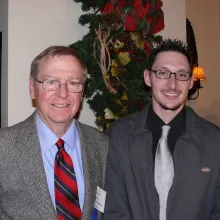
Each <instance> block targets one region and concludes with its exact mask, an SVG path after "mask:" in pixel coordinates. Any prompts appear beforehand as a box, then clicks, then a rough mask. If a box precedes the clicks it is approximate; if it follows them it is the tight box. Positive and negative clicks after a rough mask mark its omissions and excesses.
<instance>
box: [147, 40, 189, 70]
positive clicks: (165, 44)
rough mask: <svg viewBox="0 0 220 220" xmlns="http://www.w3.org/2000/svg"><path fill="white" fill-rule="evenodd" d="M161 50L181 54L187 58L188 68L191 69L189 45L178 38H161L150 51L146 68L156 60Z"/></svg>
mask: <svg viewBox="0 0 220 220" xmlns="http://www.w3.org/2000/svg"><path fill="white" fill-rule="evenodd" d="M161 52H177V53H180V54H183V55H184V56H185V57H186V58H187V60H188V63H189V66H190V70H191V71H192V61H191V53H190V50H189V47H188V45H187V44H186V43H184V42H183V41H180V40H178V39H166V40H163V41H162V42H161V43H159V45H157V46H156V47H155V48H154V49H153V50H152V51H151V53H150V55H149V57H148V70H151V69H152V66H153V64H154V63H155V61H156V58H157V55H158V54H159V53H161Z"/></svg>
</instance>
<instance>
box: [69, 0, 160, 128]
mask: <svg viewBox="0 0 220 220" xmlns="http://www.w3.org/2000/svg"><path fill="white" fill-rule="evenodd" d="M74 1H75V2H81V3H82V10H83V11H84V12H86V14H83V15H81V16H80V18H79V23H80V24H81V25H82V26H85V25H86V26H88V27H89V32H88V34H86V35H85V36H83V38H82V40H80V41H77V42H75V43H73V44H71V45H70V47H72V48H74V49H75V50H76V51H77V52H78V53H79V55H80V56H81V57H82V59H83V60H84V61H85V63H86V65H87V68H88V80H87V87H86V90H85V97H86V100H87V102H88V104H89V106H90V108H91V109H92V110H93V112H94V113H95V116H96V122H95V123H96V125H97V127H98V128H99V129H100V130H103V129H106V128H107V127H108V126H109V125H110V124H111V122H112V121H114V120H117V119H118V118H120V117H123V116H125V115H128V114H131V113H133V112H136V111H138V110H141V109H142V108H143V107H144V105H145V104H147V103H148V102H149V101H150V100H151V93H150V91H149V89H148V88H147V87H146V85H145V84H144V81H143V71H144V69H145V68H146V67H147V65H148V59H147V57H148V55H149V52H150V51H151V49H152V47H153V46H154V44H155V43H159V42H160V41H161V40H162V37H161V36H159V35H155V34H156V33H158V32H159V31H161V30H162V29H163V28H164V16H163V11H162V9H161V7H162V1H161V0H108V1H106V0H93V1H88V0H74ZM88 2H89V3H88Z"/></svg>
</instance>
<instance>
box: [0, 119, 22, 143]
mask: <svg viewBox="0 0 220 220" xmlns="http://www.w3.org/2000/svg"><path fill="white" fill-rule="evenodd" d="M22 125H23V122H19V123H17V124H15V125H12V126H9V127H5V128H1V129H0V139H2V138H3V137H5V136H6V137H7V138H10V137H11V136H15V135H16V134H17V133H18V132H19V131H20V129H21V127H22Z"/></svg>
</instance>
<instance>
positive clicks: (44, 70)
mask: <svg viewBox="0 0 220 220" xmlns="http://www.w3.org/2000/svg"><path fill="white" fill-rule="evenodd" d="M38 76H44V77H48V76H50V77H61V76H63V77H64V76H66V77H68V78H71V77H73V78H82V79H83V78H84V77H85V70H84V69H83V67H82V65H81V63H80V62H79V60H78V59H77V58H76V57H73V56H54V57H49V58H44V59H43V60H41V62H40V64H39V71H38Z"/></svg>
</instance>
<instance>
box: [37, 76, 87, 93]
mask: <svg viewBox="0 0 220 220" xmlns="http://www.w3.org/2000/svg"><path fill="white" fill-rule="evenodd" d="M33 79H35V80H36V81H37V82H38V83H42V88H43V89H44V90H47V91H56V90H58V89H59V88H60V86H61V85H65V86H66V88H67V90H68V92H72V93H74V92H76V93H77V92H82V91H83V88H84V83H81V82H75V81H68V82H67V83H61V82H60V81H58V80H55V79H45V80H43V81H40V80H38V79H37V78H35V77H33Z"/></svg>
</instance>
